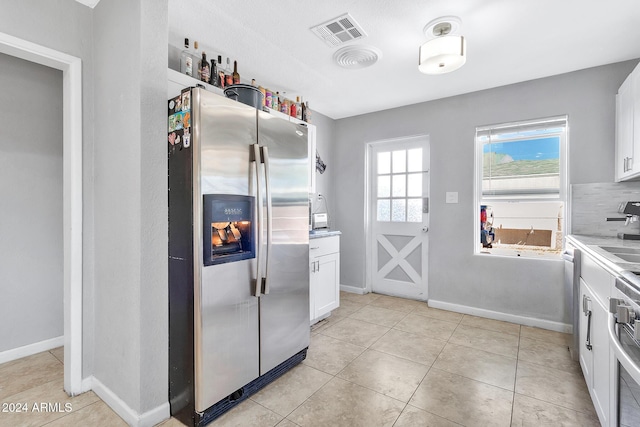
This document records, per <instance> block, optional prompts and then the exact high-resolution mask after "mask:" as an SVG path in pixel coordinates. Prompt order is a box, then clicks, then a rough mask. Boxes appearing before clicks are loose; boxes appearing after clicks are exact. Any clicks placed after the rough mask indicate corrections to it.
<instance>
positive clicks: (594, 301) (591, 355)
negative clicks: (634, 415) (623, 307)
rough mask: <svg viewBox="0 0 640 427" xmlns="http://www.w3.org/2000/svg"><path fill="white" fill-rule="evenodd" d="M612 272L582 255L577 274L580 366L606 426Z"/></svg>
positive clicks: (608, 418) (608, 391) (608, 407)
mask: <svg viewBox="0 0 640 427" xmlns="http://www.w3.org/2000/svg"><path fill="white" fill-rule="evenodd" d="M613 282H614V278H613V276H611V275H610V274H609V273H607V272H606V271H605V270H604V269H602V268H601V267H599V266H597V264H596V263H595V262H594V261H593V260H591V258H589V257H588V256H585V257H583V262H582V273H581V278H580V307H579V309H580V323H579V332H578V333H579V338H580V367H581V368H582V372H583V374H584V379H585V381H586V383H587V388H588V390H589V394H590V395H591V400H592V401H593V406H594V407H595V409H596V413H597V414H598V418H599V419H600V423H601V424H602V425H603V426H608V425H609V424H610V422H611V419H610V416H611V414H612V412H611V408H610V391H611V390H610V388H611V375H610V374H611V370H610V365H609V364H610V360H609V356H610V351H609V336H608V329H607V328H608V327H607V322H608V306H609V295H610V291H611V286H612V284H613Z"/></svg>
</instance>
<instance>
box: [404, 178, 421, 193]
mask: <svg viewBox="0 0 640 427" xmlns="http://www.w3.org/2000/svg"><path fill="white" fill-rule="evenodd" d="M407 181H408V182H407V187H408V188H407V196H409V197H422V174H421V173H412V174H409V175H407Z"/></svg>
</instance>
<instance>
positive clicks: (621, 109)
mask: <svg viewBox="0 0 640 427" xmlns="http://www.w3.org/2000/svg"><path fill="white" fill-rule="evenodd" d="M615 158H616V164H615V174H616V181H627V180H635V179H640V65H638V66H637V67H636V68H635V69H634V70H633V72H632V73H631V74H629V76H628V77H627V78H626V80H625V81H624V82H623V83H622V85H621V86H620V88H619V89H618V94H617V95H616V154H615Z"/></svg>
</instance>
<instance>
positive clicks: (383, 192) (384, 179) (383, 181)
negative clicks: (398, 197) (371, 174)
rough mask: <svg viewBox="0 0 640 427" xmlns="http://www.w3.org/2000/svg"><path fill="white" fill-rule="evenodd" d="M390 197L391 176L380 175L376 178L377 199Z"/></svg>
mask: <svg viewBox="0 0 640 427" xmlns="http://www.w3.org/2000/svg"><path fill="white" fill-rule="evenodd" d="M390 196H391V176H390V175H381V176H378V197H390Z"/></svg>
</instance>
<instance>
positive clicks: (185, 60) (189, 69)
mask: <svg viewBox="0 0 640 427" xmlns="http://www.w3.org/2000/svg"><path fill="white" fill-rule="evenodd" d="M180 72H181V73H182V74H186V75H187V76H193V57H192V56H191V51H190V50H189V39H188V38H185V39H184V49H183V50H182V52H180Z"/></svg>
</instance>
